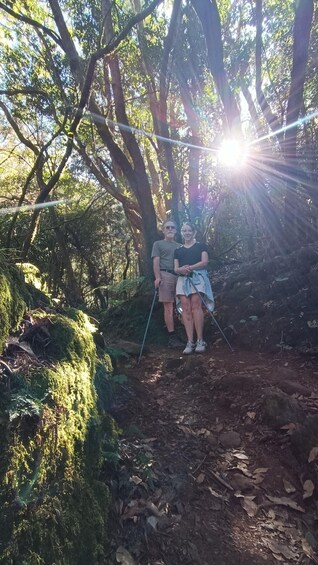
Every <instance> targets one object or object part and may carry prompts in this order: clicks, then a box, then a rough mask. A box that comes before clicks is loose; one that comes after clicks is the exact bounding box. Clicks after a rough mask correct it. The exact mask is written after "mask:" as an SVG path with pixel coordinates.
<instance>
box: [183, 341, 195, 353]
mask: <svg viewBox="0 0 318 565" xmlns="http://www.w3.org/2000/svg"><path fill="white" fill-rule="evenodd" d="M194 348H195V343H193V341H188V343H187V345H186V347H185V349H184V350H183V352H182V353H184V354H185V355H189V354H190V353H193V351H194Z"/></svg>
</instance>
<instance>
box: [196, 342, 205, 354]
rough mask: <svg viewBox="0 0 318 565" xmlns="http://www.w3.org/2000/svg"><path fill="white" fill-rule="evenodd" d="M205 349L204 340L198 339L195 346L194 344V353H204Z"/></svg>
mask: <svg viewBox="0 0 318 565" xmlns="http://www.w3.org/2000/svg"><path fill="white" fill-rule="evenodd" d="M205 350H206V343H205V341H203V339H198V341H197V343H196V346H195V352H196V353H204V352H205Z"/></svg>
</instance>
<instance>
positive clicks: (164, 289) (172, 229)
mask: <svg viewBox="0 0 318 565" xmlns="http://www.w3.org/2000/svg"><path fill="white" fill-rule="evenodd" d="M176 230H177V226H176V223H175V222H174V221H173V220H166V221H165V222H164V223H163V225H162V231H163V233H164V239H161V240H160V241H155V243H154V244H153V248H152V253H151V257H152V259H153V272H154V275H155V288H157V289H158V290H159V302H162V303H163V312H164V320H165V324H166V327H167V330H168V347H172V348H174V347H180V346H181V345H182V343H181V341H180V340H179V338H178V336H177V335H176V333H175V330H174V317H173V306H174V301H175V297H176V283H177V276H176V274H175V272H174V270H173V260H174V252H175V250H176V249H178V248H179V247H180V243H177V242H176V241H175V239H174V238H175V235H176Z"/></svg>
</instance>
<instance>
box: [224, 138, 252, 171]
mask: <svg viewBox="0 0 318 565" xmlns="http://www.w3.org/2000/svg"><path fill="white" fill-rule="evenodd" d="M246 157H247V147H246V145H245V144H244V142H243V140H237V139H225V140H224V141H223V143H222V145H221V147H220V149H219V153H218V158H219V162H220V163H221V165H224V166H225V167H242V166H244V165H245V162H246Z"/></svg>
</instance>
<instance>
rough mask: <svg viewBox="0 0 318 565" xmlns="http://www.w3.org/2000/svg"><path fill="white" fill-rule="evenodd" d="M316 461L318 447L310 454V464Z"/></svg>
mask: <svg viewBox="0 0 318 565" xmlns="http://www.w3.org/2000/svg"><path fill="white" fill-rule="evenodd" d="M316 459H318V447H313V448H312V449H311V450H310V453H309V457H308V463H312V462H313V461H315V460H316Z"/></svg>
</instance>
